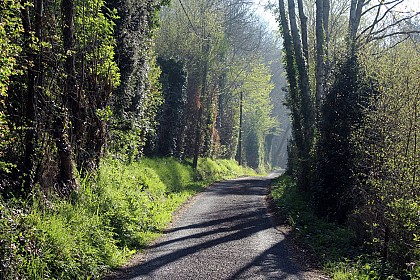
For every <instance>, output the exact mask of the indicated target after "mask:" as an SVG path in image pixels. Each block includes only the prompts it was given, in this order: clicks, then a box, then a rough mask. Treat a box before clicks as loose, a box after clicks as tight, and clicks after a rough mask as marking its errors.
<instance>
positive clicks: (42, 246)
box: [0, 158, 251, 279]
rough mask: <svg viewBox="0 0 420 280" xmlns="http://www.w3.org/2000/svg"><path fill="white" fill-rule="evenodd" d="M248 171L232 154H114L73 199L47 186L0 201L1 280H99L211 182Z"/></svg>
mask: <svg viewBox="0 0 420 280" xmlns="http://www.w3.org/2000/svg"><path fill="white" fill-rule="evenodd" d="M245 172H251V171H250V170H246V169H244V168H242V167H239V166H237V165H236V164H235V163H234V162H233V161H227V160H221V161H213V160H209V159H200V162H199V168H198V171H197V172H196V171H194V170H193V169H192V168H191V165H190V164H188V163H180V162H178V161H176V160H175V159H171V158H157V159H147V158H145V159H142V160H141V161H140V162H134V163H131V164H123V163H121V162H119V161H115V160H110V159H108V160H104V161H103V162H102V164H101V166H100V168H99V170H98V171H97V174H93V175H91V176H90V177H87V178H85V179H82V180H81V182H80V185H81V188H80V190H79V192H78V193H77V194H75V195H74V196H73V197H72V199H71V201H65V200H61V199H59V198H51V197H46V196H45V195H42V194H41V193H36V194H34V195H33V196H32V198H31V199H30V201H27V202H22V201H17V200H16V201H11V200H8V201H4V200H0V259H1V264H2V266H1V270H0V279H98V278H100V277H101V276H103V273H104V272H106V271H107V270H108V269H109V268H113V267H117V266H119V265H121V264H123V263H124V262H125V261H126V260H127V258H128V257H129V256H130V255H132V254H133V253H134V252H135V251H136V250H138V249H141V248H142V247H144V246H145V245H146V244H147V243H148V242H150V241H151V240H152V239H153V238H156V236H157V235H159V233H160V232H161V231H162V230H163V229H164V228H165V226H166V225H167V224H168V222H169V221H170V220H171V213H172V212H173V211H174V210H176V209H177V207H179V206H180V205H181V204H182V203H184V202H185V201H186V200H187V199H188V198H189V197H191V196H192V195H193V194H195V193H197V192H198V191H200V190H202V189H203V188H204V187H205V185H206V184H208V183H210V182H212V181H215V180H218V179H221V178H227V177H232V176H240V175H244V174H245ZM198 178H200V180H198Z"/></svg>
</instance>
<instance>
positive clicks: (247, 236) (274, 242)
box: [115, 177, 316, 280]
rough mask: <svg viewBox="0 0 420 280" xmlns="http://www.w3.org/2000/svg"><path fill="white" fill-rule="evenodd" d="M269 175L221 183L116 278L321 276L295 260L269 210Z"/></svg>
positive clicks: (191, 205)
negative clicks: (266, 200)
mask: <svg viewBox="0 0 420 280" xmlns="http://www.w3.org/2000/svg"><path fill="white" fill-rule="evenodd" d="M269 184H270V180H269V178H268V177H267V178H254V177H252V178H251V177H250V178H242V179H237V180H228V181H224V182H220V183H216V184H214V185H212V186H211V187H209V188H208V189H207V190H206V191H204V192H203V193H201V194H199V195H198V196H196V197H195V198H194V199H193V200H192V202H190V203H189V204H188V205H187V206H186V207H185V209H183V211H181V212H182V213H180V214H179V217H178V218H177V219H176V221H175V222H174V224H173V225H172V227H171V228H170V229H168V230H167V232H166V233H165V234H164V235H163V236H162V237H161V238H160V239H159V240H158V241H157V242H156V243H155V244H154V245H152V246H151V247H150V248H148V249H147V250H146V252H145V253H144V254H142V255H141V260H140V261H139V264H134V265H132V266H131V267H130V268H129V269H128V271H127V272H126V273H123V275H119V276H117V277H116V278H115V279H159V280H165V279H168V280H169V279H171V280H176V279H194V280H196V279H197V280H198V279H200V280H201V279H216V280H219V279H316V278H313V277H308V276H307V275H306V273H305V272H304V271H302V270H301V269H300V268H299V267H298V265H296V263H295V262H294V261H293V259H292V257H291V256H290V253H289V251H288V249H287V246H286V244H285V243H286V242H285V236H284V235H283V233H282V232H281V231H279V230H277V229H276V228H275V227H274V225H273V221H272V219H271V217H270V214H269V213H268V212H267V208H266V202H265V197H266V195H267V193H268V188H269Z"/></svg>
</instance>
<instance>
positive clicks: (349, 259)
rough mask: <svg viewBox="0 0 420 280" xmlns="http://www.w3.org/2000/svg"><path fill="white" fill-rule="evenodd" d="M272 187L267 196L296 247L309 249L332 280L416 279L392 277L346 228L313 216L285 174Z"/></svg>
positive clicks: (416, 275)
mask: <svg viewBox="0 0 420 280" xmlns="http://www.w3.org/2000/svg"><path fill="white" fill-rule="evenodd" d="M273 185H274V187H273V188H272V192H271V195H272V197H273V199H274V201H275V205H276V208H277V210H278V211H277V212H278V214H279V215H280V218H281V219H282V220H284V221H285V222H286V223H288V224H289V225H290V226H292V228H293V234H294V236H295V239H296V241H297V243H298V246H302V247H304V248H305V249H307V250H309V251H310V252H311V254H312V255H313V257H314V258H315V259H317V260H318V261H319V263H320V265H321V266H322V267H323V269H324V270H325V271H326V273H327V274H328V275H329V276H330V277H331V278H332V279H333V280H359V279H363V280H367V279H388V280H391V279H420V273H419V272H418V271H417V272H416V271H412V272H410V273H407V274H405V275H396V273H395V271H393V270H392V268H390V266H389V265H388V264H386V263H384V262H382V261H381V259H380V257H379V256H376V255H374V254H371V253H369V251H368V250H367V249H366V247H365V246H364V244H363V241H360V240H358V239H357V236H356V233H355V232H354V231H352V230H351V229H350V228H349V227H345V226H339V225H337V224H334V223H331V222H327V221H326V220H324V219H321V218H319V217H317V216H316V215H315V214H314V212H313V211H312V208H311V205H310V203H309V198H308V197H305V195H304V194H302V193H301V192H299V191H298V190H297V188H296V184H295V182H294V181H293V180H292V179H291V178H290V177H288V176H287V175H283V176H281V177H279V178H278V179H277V181H275V182H274V184H273Z"/></svg>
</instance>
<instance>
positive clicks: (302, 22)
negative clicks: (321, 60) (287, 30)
mask: <svg viewBox="0 0 420 280" xmlns="http://www.w3.org/2000/svg"><path fill="white" fill-rule="evenodd" d="M298 10H299V19H300V28H301V37H302V51H303V56H304V57H305V60H306V63H308V61H309V54H308V49H309V47H308V24H307V22H308V17H307V16H306V15H305V12H304V11H303V2H302V0H298Z"/></svg>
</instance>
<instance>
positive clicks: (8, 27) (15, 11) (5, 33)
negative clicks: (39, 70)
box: [0, 0, 23, 112]
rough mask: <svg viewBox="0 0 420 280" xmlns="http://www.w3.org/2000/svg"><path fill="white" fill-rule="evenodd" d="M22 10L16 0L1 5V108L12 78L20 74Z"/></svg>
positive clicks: (3, 2)
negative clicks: (17, 67)
mask: <svg viewBox="0 0 420 280" xmlns="http://www.w3.org/2000/svg"><path fill="white" fill-rule="evenodd" d="M20 9H21V4H20V2H19V1H16V0H6V1H2V2H1V3H0V108H2V107H3V105H4V104H3V102H4V99H3V98H4V97H5V96H6V92H7V88H8V85H9V82H10V76H12V75H17V74H19V71H18V69H16V57H17V56H18V55H19V53H20V52H21V50H22V48H21V47H20V44H19V37H20V36H21V34H22V32H23V28H22V22H21V18H20ZM0 112H2V110H1V109H0Z"/></svg>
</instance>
